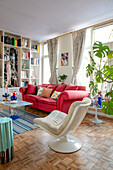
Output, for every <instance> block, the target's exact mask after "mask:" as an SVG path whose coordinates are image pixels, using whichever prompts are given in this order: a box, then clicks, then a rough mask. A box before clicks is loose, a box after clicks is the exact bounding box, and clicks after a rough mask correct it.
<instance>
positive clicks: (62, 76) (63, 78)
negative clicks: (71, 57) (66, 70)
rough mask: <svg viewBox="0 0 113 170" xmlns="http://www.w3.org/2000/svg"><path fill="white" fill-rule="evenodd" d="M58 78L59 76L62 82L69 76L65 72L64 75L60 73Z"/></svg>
mask: <svg viewBox="0 0 113 170" xmlns="http://www.w3.org/2000/svg"><path fill="white" fill-rule="evenodd" d="M58 78H59V82H62V81H63V80H65V79H66V78H67V75H66V74H63V75H60V76H59V77H58Z"/></svg>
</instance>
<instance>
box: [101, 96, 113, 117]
mask: <svg viewBox="0 0 113 170" xmlns="http://www.w3.org/2000/svg"><path fill="white" fill-rule="evenodd" d="M101 106H102V111H103V112H104V113H105V114H108V115H113V99H111V100H108V101H107V102H106V101H103V102H102V104H101Z"/></svg>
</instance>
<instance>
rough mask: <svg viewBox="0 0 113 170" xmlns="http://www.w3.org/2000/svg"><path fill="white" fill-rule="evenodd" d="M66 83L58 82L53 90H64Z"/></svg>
mask: <svg viewBox="0 0 113 170" xmlns="http://www.w3.org/2000/svg"><path fill="white" fill-rule="evenodd" d="M66 86H67V85H66V84H58V86H57V88H56V89H55V91H59V92H62V91H64V89H65V88H66Z"/></svg>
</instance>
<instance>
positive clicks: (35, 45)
mask: <svg viewBox="0 0 113 170" xmlns="http://www.w3.org/2000/svg"><path fill="white" fill-rule="evenodd" d="M39 48H40V43H39V42H38V41H34V40H31V39H30V38H27V37H23V36H21V35H17V34H14V33H10V32H7V31H4V30H0V88H4V87H5V84H6V81H7V75H6V62H7V60H11V63H12V62H13V64H12V65H11V70H14V73H16V75H14V73H13V71H11V77H12V76H13V77H14V82H13V85H12V86H11V87H13V88H14V87H20V86H25V85H26V84H27V83H32V84H39V72H40V69H39V68H40V49H39ZM14 62H15V63H14ZM13 67H14V68H13ZM15 77H16V78H15ZM12 79H13V78H12Z"/></svg>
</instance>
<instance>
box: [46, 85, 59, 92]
mask: <svg viewBox="0 0 113 170" xmlns="http://www.w3.org/2000/svg"><path fill="white" fill-rule="evenodd" d="M56 87H57V84H49V85H48V86H47V88H49V89H53V91H54V90H55V89H56ZM53 91H52V93H53Z"/></svg>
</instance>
